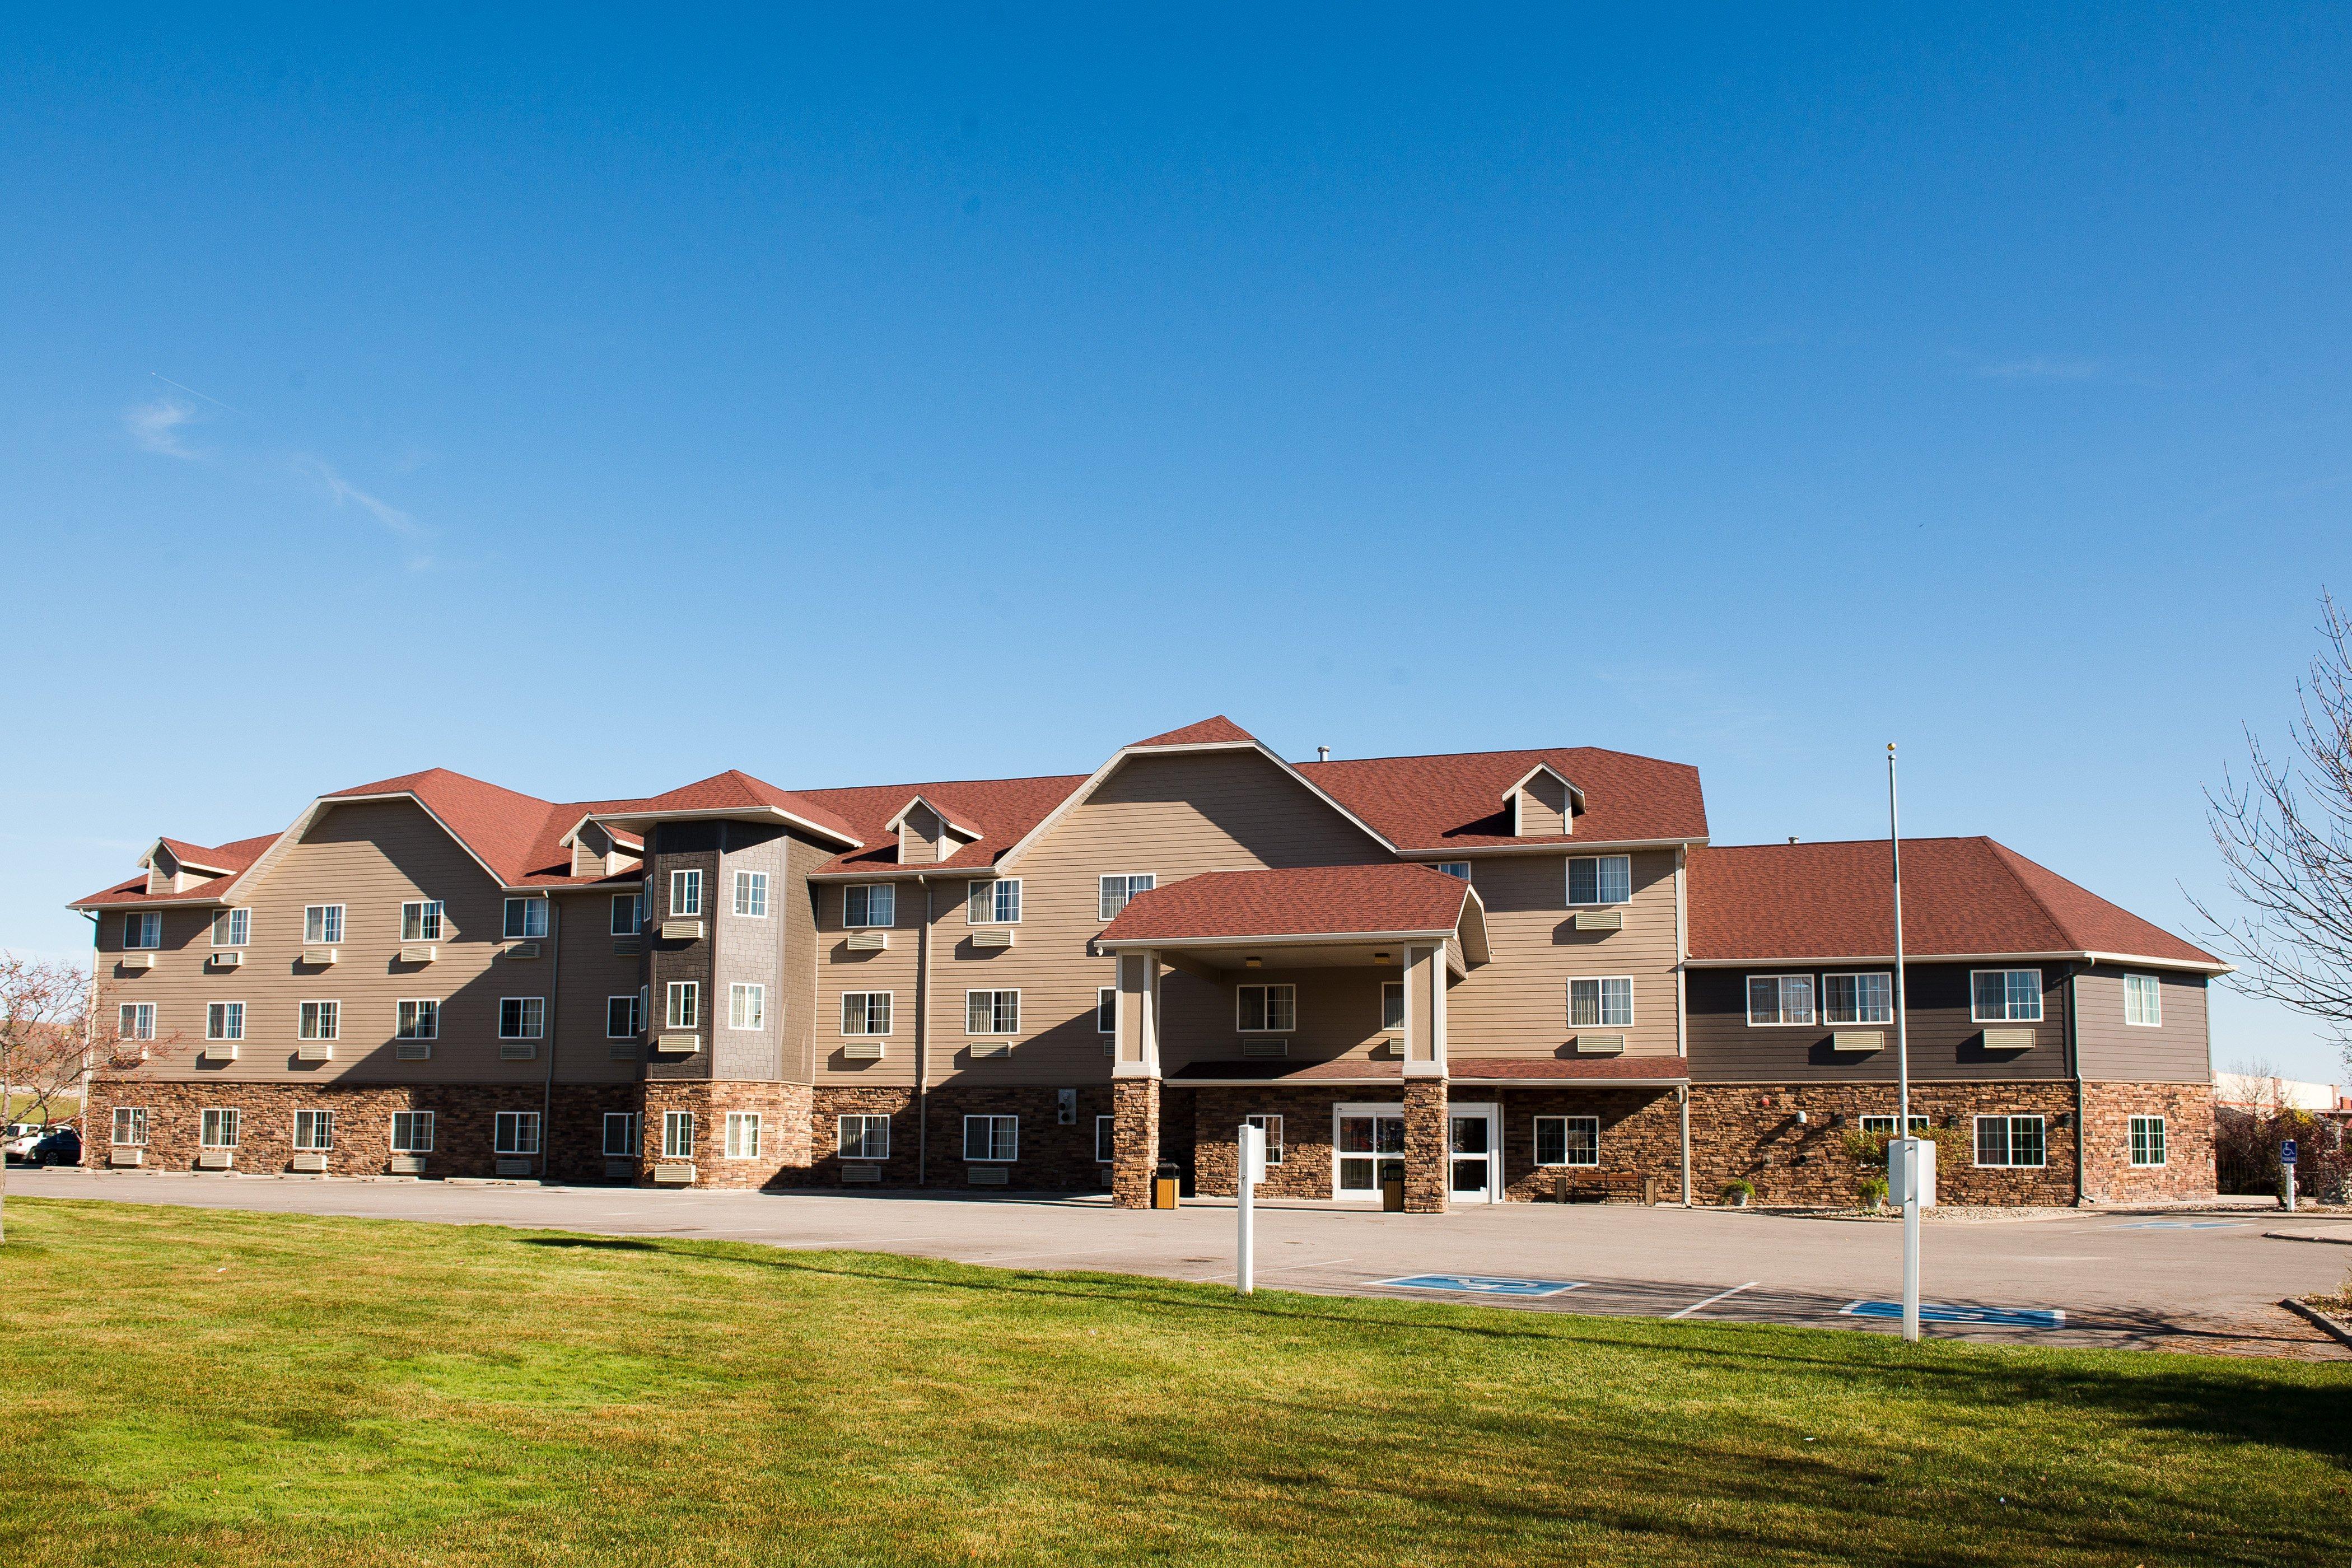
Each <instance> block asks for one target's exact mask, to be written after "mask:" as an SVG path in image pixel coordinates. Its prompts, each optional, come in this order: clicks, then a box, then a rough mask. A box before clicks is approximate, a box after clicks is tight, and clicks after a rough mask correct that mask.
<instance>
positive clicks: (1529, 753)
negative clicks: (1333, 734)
mask: <svg viewBox="0 0 2352 1568" xmlns="http://www.w3.org/2000/svg"><path fill="white" fill-rule="evenodd" d="M1554 752H1600V753H1601V754H1602V755H1604V756H1611V757H1631V758H1633V760H1634V761H1635V762H1637V763H1657V764H1658V765H1659V766H1661V767H1668V768H1688V769H1690V770H1692V771H1693V772H1696V771H1697V769H1698V764H1697V763H1677V762H1673V761H1670V760H1668V759H1667V758H1664V757H1654V756H1652V755H1650V754H1649V753H1648V752H1621V751H1619V750H1617V749H1616V748H1615V747H1613V746H1574V745H1570V746H1502V747H1496V748H1494V749H1492V750H1488V751H1483V752H1391V753H1388V754H1385V755H1381V756H1376V757H1333V758H1331V759H1330V760H1329V761H1328V762H1312V763H1293V764H1291V765H1292V766H1294V767H1301V768H1336V767H1339V766H1342V765H1347V764H1352V763H1433V762H1451V761H1453V760H1454V758H1457V757H1539V756H1546V755H1549V754H1551V753H1554Z"/></svg>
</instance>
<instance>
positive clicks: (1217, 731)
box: [1127, 713, 1258, 752]
mask: <svg viewBox="0 0 2352 1568" xmlns="http://www.w3.org/2000/svg"><path fill="white" fill-rule="evenodd" d="M1257 743H1258V742H1257V737H1256V736H1255V735H1253V734H1251V733H1250V732H1249V731H1247V730H1244V729H1243V728H1242V727H1241V726H1240V725H1239V724H1236V723H1234V721H1232V720H1231V719H1228V718H1226V717H1225V716H1224V715H1223V714H1222V713H1220V714H1218V715H1217V716H1216V717H1215V718H1213V719H1203V720H1202V721H1200V722H1199V723H1197V724H1187V725H1185V726H1184V727H1183V728H1182V729H1181V730H1171V731H1168V732H1167V733H1166V734H1164V735H1154V736H1152V737H1151V738H1150V740H1148V741H1137V742H1133V743H1132V744H1130V745H1129V746H1128V747H1127V750H1129V751H1130V752H1134V751H1140V750H1142V749H1143V748H1145V747H1147V746H1219V745H1239V746H1255V745H1256V744H1257Z"/></svg>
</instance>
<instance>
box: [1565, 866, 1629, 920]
mask: <svg viewBox="0 0 2352 1568" xmlns="http://www.w3.org/2000/svg"><path fill="white" fill-rule="evenodd" d="M1610 861H1617V862H1619V863H1621V864H1622V865H1623V866H1624V868H1625V896H1624V897H1623V898H1622V899H1612V898H1608V897H1606V896H1605V895H1606V894H1607V892H1608V890H1609V888H1608V880H1607V879H1606V878H1604V877H1603V876H1602V875H1601V867H1602V866H1603V865H1604V864H1605V863H1607V862H1610ZM1580 865H1581V866H1590V867H1591V868H1592V892H1593V896H1592V897H1591V898H1589V899H1580V898H1578V897H1577V896H1576V868H1577V867H1579V866H1580ZM1566 880H1567V889H1568V907H1569V908H1570V909H1571V910H1601V909H1613V908H1615V907H1616V906H1617V905H1619V904H1630V903H1632V902H1633V857H1632V856H1631V855H1571V856H1570V857H1569V858H1568V869H1567V872H1566Z"/></svg>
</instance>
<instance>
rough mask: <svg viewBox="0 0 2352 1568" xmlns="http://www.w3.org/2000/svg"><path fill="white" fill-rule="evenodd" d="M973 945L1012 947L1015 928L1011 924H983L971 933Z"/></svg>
mask: <svg viewBox="0 0 2352 1568" xmlns="http://www.w3.org/2000/svg"><path fill="white" fill-rule="evenodd" d="M971 945H972V946H974V947H1011V946H1012V945H1013V928H1012V927H1011V926H982V927H980V928H979V929H978V930H977V931H973V932H972V933H971Z"/></svg>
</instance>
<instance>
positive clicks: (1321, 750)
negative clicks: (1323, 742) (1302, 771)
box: [1315, 746, 1331, 763]
mask: <svg viewBox="0 0 2352 1568" xmlns="http://www.w3.org/2000/svg"><path fill="white" fill-rule="evenodd" d="M1315 760H1316V761H1317V762H1318V763H1328V762H1329V761H1330V760H1331V748H1330V747H1328V746H1318V747H1316V748H1315Z"/></svg>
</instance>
